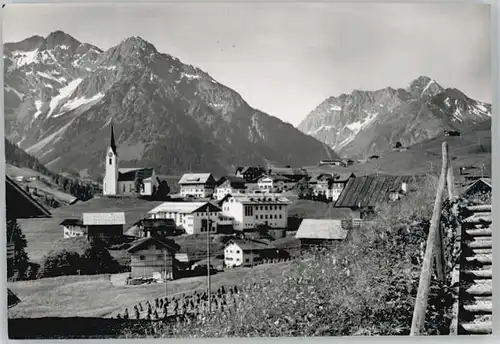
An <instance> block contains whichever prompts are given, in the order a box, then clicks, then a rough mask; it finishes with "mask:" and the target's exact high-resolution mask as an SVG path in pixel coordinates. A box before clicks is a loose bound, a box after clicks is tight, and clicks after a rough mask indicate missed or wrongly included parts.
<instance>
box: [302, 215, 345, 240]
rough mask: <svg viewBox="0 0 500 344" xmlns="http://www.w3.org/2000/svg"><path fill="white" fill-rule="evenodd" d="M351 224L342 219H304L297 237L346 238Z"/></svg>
mask: <svg viewBox="0 0 500 344" xmlns="http://www.w3.org/2000/svg"><path fill="white" fill-rule="evenodd" d="M348 232H349V226H346V225H345V222H344V221H342V220H326V219H304V221H302V223H301V224H300V226H299V230H298V231H297V234H296V235H295V237H296V238H297V239H325V240H344V239H345V238H347V233H348Z"/></svg>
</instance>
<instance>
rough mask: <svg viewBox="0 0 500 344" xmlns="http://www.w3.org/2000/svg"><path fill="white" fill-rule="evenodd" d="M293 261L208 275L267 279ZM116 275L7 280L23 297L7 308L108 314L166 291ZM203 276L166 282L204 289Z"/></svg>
mask: <svg viewBox="0 0 500 344" xmlns="http://www.w3.org/2000/svg"><path fill="white" fill-rule="evenodd" d="M292 264H293V263H292V262H283V263H277V264H267V265H259V266H255V267H253V268H235V269H231V270H226V271H224V272H220V273H217V274H215V275H213V276H212V277H211V283H212V288H213V290H216V289H217V288H219V287H221V286H226V287H227V286H233V285H238V286H240V285H241V281H242V280H243V279H245V278H250V277H251V278H252V279H253V280H256V281H260V280H267V279H270V278H273V276H281V275H282V274H285V273H286V271H288V270H289V269H290V268H291V267H292ZM119 277H121V276H118V275H109V274H106V275H95V276H61V277H53V278H43V279H39V280H33V281H18V282H11V283H8V288H10V289H11V290H12V291H13V292H14V293H16V294H17V295H18V297H19V298H20V299H21V300H22V302H21V303H19V304H18V305H17V306H16V307H14V308H12V309H10V310H9V318H35V317H74V316H79V317H110V316H115V315H116V314H117V312H123V311H124V309H125V308H130V309H129V311H130V310H131V308H132V307H133V306H134V305H135V304H136V303H138V302H145V301H148V300H149V301H150V302H151V301H152V300H154V299H155V298H157V297H162V296H164V295H165V285H164V284H149V285H129V286H127V285H116V284H114V283H112V278H119ZM206 287H207V279H206V277H205V276H200V277H189V278H183V279H179V280H176V281H169V282H168V283H167V288H168V295H169V296H173V295H178V294H182V293H190V292H193V291H195V290H200V291H204V290H206Z"/></svg>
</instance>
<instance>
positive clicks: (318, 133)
mask: <svg viewBox="0 0 500 344" xmlns="http://www.w3.org/2000/svg"><path fill="white" fill-rule="evenodd" d="M332 109H335V110H339V111H332ZM490 117H491V106H490V105H489V104H484V103H481V102H478V101H475V100H473V99H470V98H468V97H467V96H466V95H465V94H464V93H463V92H461V91H459V90H457V89H454V88H447V89H444V88H443V87H441V85H439V84H438V83H437V81H436V80H434V79H432V78H430V77H427V76H420V77H418V78H416V79H415V80H413V81H412V82H411V83H410V84H409V86H408V87H407V88H406V89H403V88H398V89H394V88H391V87H387V88H384V89H381V90H376V91H360V90H354V91H353V92H352V93H351V94H347V95H346V94H342V95H340V96H339V97H338V98H335V97H329V98H328V99H326V100H325V101H323V102H322V103H321V104H320V105H319V106H318V107H317V108H316V109H314V110H313V111H312V112H311V113H309V114H308V115H307V116H306V118H305V119H304V120H303V121H302V122H301V123H300V124H299V127H298V128H299V129H300V130H301V131H302V132H304V133H306V134H308V135H311V136H313V137H315V138H317V139H319V140H320V141H322V142H324V143H326V144H328V145H329V146H330V147H332V148H333V149H334V150H335V151H337V152H339V153H340V154H341V155H343V156H347V157H351V158H360V159H364V158H366V156H367V155H368V156H369V155H372V154H382V153H384V152H387V151H391V150H392V147H393V146H394V144H395V143H396V142H398V141H399V142H401V143H402V144H403V145H405V146H409V145H411V144H414V143H416V142H419V141H422V140H426V139H429V138H431V137H434V136H435V135H438V134H439V133H442V130H443V129H444V128H446V129H451V130H463V129H466V128H467V127H468V126H470V125H474V124H478V123H481V122H482V121H484V120H488V119H489V118H490Z"/></svg>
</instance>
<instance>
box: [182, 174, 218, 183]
mask: <svg viewBox="0 0 500 344" xmlns="http://www.w3.org/2000/svg"><path fill="white" fill-rule="evenodd" d="M211 178H213V177H212V174H211V173H185V174H184V175H183V176H182V178H181V180H179V185H189V184H205V183H207V182H208V181H209V180H210V179H211Z"/></svg>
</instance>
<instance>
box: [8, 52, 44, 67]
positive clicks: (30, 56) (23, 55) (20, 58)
mask: <svg viewBox="0 0 500 344" xmlns="http://www.w3.org/2000/svg"><path fill="white" fill-rule="evenodd" d="M37 54H38V49H35V50H32V51H14V52H12V57H13V58H14V62H15V66H16V68H20V67H22V66H26V65H29V64H32V63H34V62H36V55H37Z"/></svg>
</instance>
